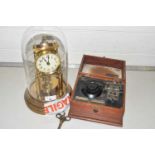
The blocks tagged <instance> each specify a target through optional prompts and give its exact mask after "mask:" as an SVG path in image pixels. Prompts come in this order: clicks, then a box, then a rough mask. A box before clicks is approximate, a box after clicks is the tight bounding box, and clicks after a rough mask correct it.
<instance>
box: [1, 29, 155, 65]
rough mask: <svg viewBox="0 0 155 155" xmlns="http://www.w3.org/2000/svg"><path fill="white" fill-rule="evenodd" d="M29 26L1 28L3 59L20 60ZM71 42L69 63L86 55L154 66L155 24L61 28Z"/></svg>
mask: <svg viewBox="0 0 155 155" xmlns="http://www.w3.org/2000/svg"><path fill="white" fill-rule="evenodd" d="M26 28H27V27H4V26H3V27H0V62H21V61H22V59H21V38H22V35H23V33H24V31H25V29H26ZM60 28H62V31H63V32H64V34H65V36H66V38H67V42H68V56H69V64H71V65H72V64H73V65H74V64H79V63H80V61H81V58H82V55H83V54H91V55H99V56H106V57H111V58H117V59H124V60H126V61H127V65H140V66H155V27H85V26H84V27H82V26H81V27H79V26H78V27H74V26H71V27H60Z"/></svg>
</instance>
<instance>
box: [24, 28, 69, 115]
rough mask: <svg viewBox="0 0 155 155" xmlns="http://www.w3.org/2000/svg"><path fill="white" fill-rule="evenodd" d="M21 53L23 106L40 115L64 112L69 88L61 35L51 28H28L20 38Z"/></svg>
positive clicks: (65, 52) (64, 46)
mask: <svg viewBox="0 0 155 155" xmlns="http://www.w3.org/2000/svg"><path fill="white" fill-rule="evenodd" d="M22 51H23V62H24V68H25V72H26V79H27V89H26V91H25V102H26V104H27V106H28V107H29V108H30V109H31V110H33V111H35V112H37V113H40V114H49V113H60V112H62V111H64V110H65V109H66V108H67V107H68V105H69V103H70V100H69V98H70V92H71V88H70V86H69V84H68V82H67V49H66V43H65V39H64V36H63V34H62V32H61V31H60V30H59V29H58V28H55V27H32V28H30V29H28V30H27V31H26V32H25V34H24V38H23V44H22Z"/></svg>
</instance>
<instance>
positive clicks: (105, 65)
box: [79, 55, 126, 81]
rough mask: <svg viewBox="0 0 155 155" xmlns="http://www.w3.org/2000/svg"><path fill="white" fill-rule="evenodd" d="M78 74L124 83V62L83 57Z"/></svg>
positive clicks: (88, 56)
mask: <svg viewBox="0 0 155 155" xmlns="http://www.w3.org/2000/svg"><path fill="white" fill-rule="evenodd" d="M79 74H84V75H87V76H90V77H94V76H95V77H99V78H108V79H111V80H122V81H124V80H125V79H126V76H125V61H122V60H116V59H110V58H105V57H97V56H90V55H84V56H83V59H82V63H81V66H80V70H79Z"/></svg>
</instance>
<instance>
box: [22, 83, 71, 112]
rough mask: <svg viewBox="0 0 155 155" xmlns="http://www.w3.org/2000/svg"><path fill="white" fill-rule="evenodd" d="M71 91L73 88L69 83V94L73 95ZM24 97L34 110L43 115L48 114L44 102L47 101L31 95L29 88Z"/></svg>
mask: <svg viewBox="0 0 155 155" xmlns="http://www.w3.org/2000/svg"><path fill="white" fill-rule="evenodd" d="M71 91H72V88H71V86H70V85H68V94H70V95H71ZM24 99H25V102H26V105H27V106H28V107H29V108H30V109H31V110H32V111H33V112H36V113H38V114H41V115H46V113H45V110H44V104H46V102H41V101H40V100H37V99H35V98H33V97H32V96H31V95H30V93H29V91H28V89H26V90H25V94H24Z"/></svg>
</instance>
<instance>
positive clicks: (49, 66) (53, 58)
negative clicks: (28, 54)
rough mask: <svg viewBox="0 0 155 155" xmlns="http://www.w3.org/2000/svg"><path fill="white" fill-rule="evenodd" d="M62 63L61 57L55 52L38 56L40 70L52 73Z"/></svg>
mask: <svg viewBox="0 0 155 155" xmlns="http://www.w3.org/2000/svg"><path fill="white" fill-rule="evenodd" d="M59 65H60V59H59V57H58V56H57V55H55V54H45V55H42V56H40V57H39V58H38V60H37V62H36V67H37V69H38V70H39V71H40V72H44V73H48V74H52V73H54V72H55V71H56V69H57V68H58V67H59Z"/></svg>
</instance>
